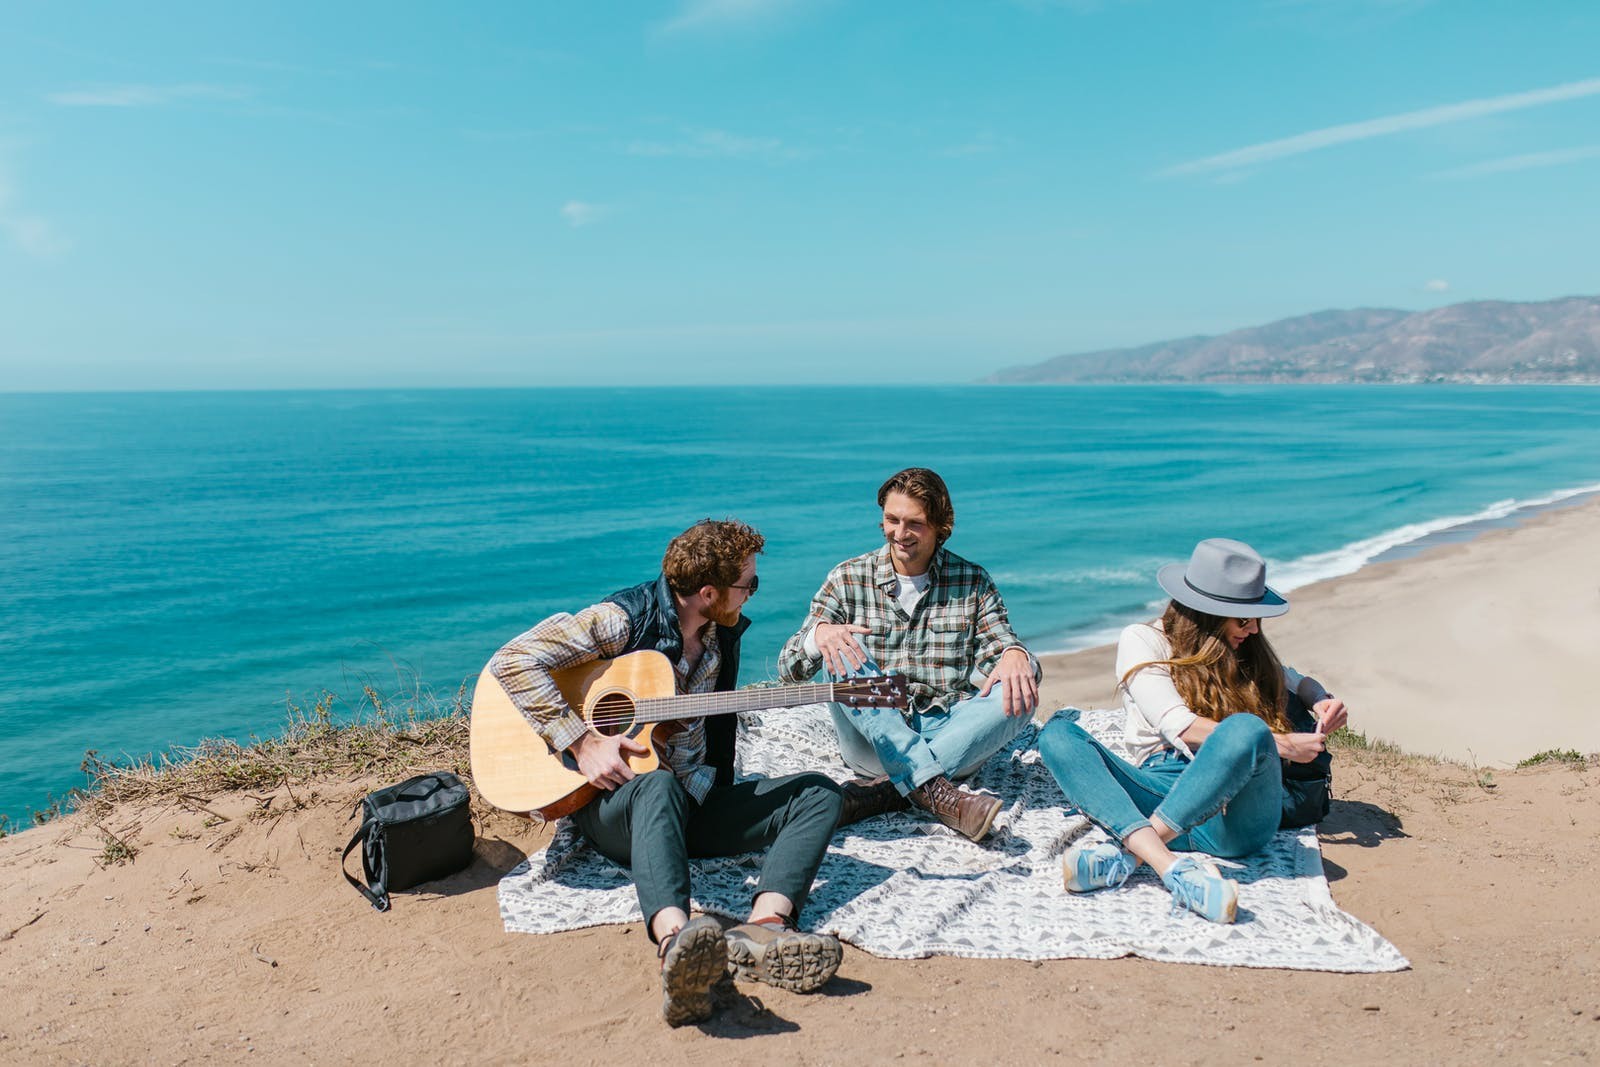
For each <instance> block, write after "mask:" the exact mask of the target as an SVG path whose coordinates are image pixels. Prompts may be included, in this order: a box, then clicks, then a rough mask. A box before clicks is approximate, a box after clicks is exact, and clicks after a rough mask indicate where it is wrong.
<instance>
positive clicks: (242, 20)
mask: <svg viewBox="0 0 1600 1067" xmlns="http://www.w3.org/2000/svg"><path fill="white" fill-rule="evenodd" d="M1596 190H1600V4H1594V3H1591V2H1576V0H1573V2H1565V0H1541V2H1539V3H1536V4H1508V3H1501V2H1471V0H1458V2H1444V0H1438V2H1433V3H1429V2H1425V0H1340V2H1334V0H1254V2H1237V3H1229V2H1215V3H1213V2H1207V3H1199V2H1194V0H1144V2H1126V3H1119V2H1114V0H1104V2H1094V0H1077V2H1048V0H1032V2H1023V0H1018V2H1013V3H1005V2H994V3H982V2H978V0H964V2H937V0H921V2H895V0H873V2H867V0H861V2H856V3H849V2H844V0H832V2H824V0H812V2H808V0H659V2H639V3H631V4H629V3H615V4H612V3H551V2H546V3H503V4H491V3H474V4H456V5H445V4H410V3H394V2H387V3H381V4H379V3H368V4H320V3H319V4H309V3H291V2H285V3H273V4H250V5H246V4H232V3H225V4H219V3H215V2H206V3H193V4H185V3H159V4H138V5H136V4H129V3H123V4H103V5H97V4H65V3H61V4H58V3H44V2H39V3H34V2H13V3H10V4H7V5H5V6H4V7H0V390H77V389H181V388H262V387H266V388H297V387H319V388H320V387H369V386H377V387H386V386H406V387H410V386H495V385H567V384H612V383H638V384H656V383H670V382H683V383H694V384H699V383H718V382H737V383H775V382H804V383H820V382H851V381H860V382H873V383H884V382H944V381H962V380H969V379H972V378H975V377H977V376H980V375H982V374H985V373H988V372H989V371H991V370H994V369H996V368H998V367H1001V366H1007V365H1011V364H1015V363H1026V362H1034V361H1037V360H1041V359H1045V358H1048V357H1050V356H1053V355H1057V354H1060V353H1063V352H1072V351H1083V350H1089V349H1096V348H1103V347H1112V346H1122V345H1133V344H1140V343H1144V342H1148V341H1155V340H1163V339H1167V338H1171V337H1178V336H1185V335H1189V334H1195V333H1217V332H1222V331H1225V330H1228V329H1232V328H1235V327H1239V326H1246V325H1253V324H1257V323H1261V322H1266V321H1270V320H1273V319H1277V318H1283V317H1286V316H1290V315H1295V314H1301V313H1304V312H1310V311H1315V310H1320V309H1323V308H1328V307H1356V306H1385V307H1403V308H1423V307H1431V306H1437V305H1440V304H1445V303H1454V302H1457V301H1460V300H1473V299H1510V300H1543V299H1550V298H1554V297H1559V296H1564V295H1572V294H1578V293H1583V294H1594V293H1597V292H1600V254H1597V253H1596V249H1600V211H1597V210H1596V202H1597V200H1600V197H1597V196H1596Z"/></svg>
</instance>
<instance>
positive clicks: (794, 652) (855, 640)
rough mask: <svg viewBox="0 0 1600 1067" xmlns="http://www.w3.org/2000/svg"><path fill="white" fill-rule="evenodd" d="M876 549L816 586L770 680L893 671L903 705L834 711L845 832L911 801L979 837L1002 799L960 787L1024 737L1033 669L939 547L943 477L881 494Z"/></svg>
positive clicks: (919, 473) (924, 474)
mask: <svg viewBox="0 0 1600 1067" xmlns="http://www.w3.org/2000/svg"><path fill="white" fill-rule="evenodd" d="M878 504H879V506H881V507H882V508H883V536H884V541H885V542H886V543H885V544H884V546H883V547H882V548H879V549H877V550H876V551H873V552H869V553H867V554H866V555H864V556H857V557H856V558H854V559H849V560H845V561H844V562H843V563H841V564H839V565H838V566H837V567H835V568H834V569H833V570H832V571H830V572H829V574H828V577H827V579H826V580H825V581H824V582H823V583H822V588H821V589H819V590H818V591H817V595H816V596H815V597H813V598H812V600H811V610H810V612H809V613H808V614H807V616H806V621H805V624H804V625H803V626H802V627H801V628H800V632H799V633H797V634H795V635H794V636H793V637H791V638H790V639H789V640H788V642H786V643H785V644H784V646H783V653H782V656H781V657H780V659H779V666H778V673H779V674H780V676H781V677H782V678H783V680H784V681H788V682H801V681H805V680H806V679H808V678H811V677H812V676H813V675H815V674H816V673H817V671H818V670H819V669H822V668H826V669H827V671H828V673H829V674H830V675H832V676H833V677H835V678H844V677H848V676H852V675H862V674H880V673H899V674H904V675H906V676H907V678H908V679H909V682H910V685H909V689H910V696H911V701H910V707H909V708H908V709H907V711H906V712H905V713H904V714H902V713H901V712H899V711H896V710H895V709H893V708H854V707H846V706H845V705H843V704H832V705H830V708H831V710H832V712H833V722H834V728H835V729H836V730H837V731H838V734H839V748H840V751H841V754H842V755H843V756H844V760H845V762H846V763H847V764H849V765H850V767H851V768H852V769H854V770H855V771H856V772H857V773H858V774H861V775H863V776H865V777H864V778H863V780H861V781H857V782H851V783H846V785H845V810H844V813H843V815H842V816H841V818H840V825H845V824H846V823H850V822H854V821H856V820H857V819H863V818H866V817H868V816H870V815H876V814H879V813H881V812H884V811H892V810H897V809H900V808H904V807H907V806H909V805H913V804H914V805H916V806H917V807H919V808H921V809H923V810H924V811H928V812H931V813H932V814H933V815H934V816H936V817H937V818H938V819H939V820H940V821H941V822H943V823H944V824H945V825H947V826H950V827H952V828H953V829H955V830H957V831H959V832H961V833H962V834H965V835H966V836H967V837H969V838H971V839H972V840H974V841H977V840H980V839H982V838H983V837H984V836H985V835H986V834H987V833H988V832H989V828H990V826H991V825H992V824H993V823H994V819H995V816H996V815H998V814H999V813H1000V807H1001V803H1000V798H999V797H997V796H994V795H993V794H990V793H983V792H978V791H976V790H972V789H969V788H968V787H966V786H964V785H957V784H956V783H955V782H954V781H953V780H952V779H958V778H965V777H967V776H968V775H971V774H973V773H974V772H976V771H977V769H978V768H979V767H980V766H982V764H983V762H984V761H985V760H987V759H988V758H989V757H990V756H992V755H994V754H995V753H996V752H998V751H1000V749H1001V748H1003V747H1005V745H1006V744H1007V743H1009V742H1010V741H1011V740H1012V738H1014V737H1016V736H1017V734H1019V733H1021V732H1022V730H1023V728H1024V727H1026V726H1027V725H1028V722H1029V721H1030V720H1031V718H1032V716H1033V710H1034V708H1035V707H1036V706H1037V705H1038V703H1039V678H1040V670H1039V663H1038V661H1037V660H1035V659H1034V658H1033V656H1032V655H1031V654H1030V653H1029V652H1028V650H1027V649H1026V648H1024V647H1023V646H1022V642H1020V641H1018V640H1017V635H1016V634H1015V633H1014V632H1013V631H1012V629H1011V624H1010V622H1009V621H1008V620H1007V618H1006V607H1005V602H1004V601H1002V600H1001V599H1000V591H999V590H998V589H996V588H995V586H994V582H993V581H992V580H990V578H989V574H988V572H987V571H985V570H984V569H983V568H982V567H980V566H978V565H977V564H975V563H970V562H968V561H967V560H964V559H962V558H961V557H960V556H958V555H956V554H955V553H953V552H951V551H949V550H948V549H946V548H945V547H944V543H945V541H946V540H948V539H949V537H950V533H951V531H952V529H954V527H955V508H954V505H952V504H951V502H950V491H949V490H948V489H947V488H946V487H945V484H944V480H943V479H942V478H940V477H939V476H938V475H937V474H935V473H934V472H933V471H931V470H928V469H927V468H925V467H911V468H908V469H906V470H903V471H901V472H899V473H898V474H896V475H894V476H893V477H891V478H890V479H889V480H888V481H886V482H884V483H883V485H882V486H881V487H880V488H879V490H878Z"/></svg>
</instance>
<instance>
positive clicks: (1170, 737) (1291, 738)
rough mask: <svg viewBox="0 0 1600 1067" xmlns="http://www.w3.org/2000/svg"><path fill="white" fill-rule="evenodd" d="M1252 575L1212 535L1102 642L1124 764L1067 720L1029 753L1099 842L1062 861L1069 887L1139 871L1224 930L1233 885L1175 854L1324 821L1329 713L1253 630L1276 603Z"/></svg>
mask: <svg viewBox="0 0 1600 1067" xmlns="http://www.w3.org/2000/svg"><path fill="white" fill-rule="evenodd" d="M1266 574H1267V568H1266V563H1265V562H1264V561H1263V560H1262V559H1261V557H1260V556H1259V555H1258V554H1257V553H1256V551H1255V550H1254V549H1252V548H1251V547H1250V546H1249V545H1246V544H1243V543H1241V542H1239V541H1229V540H1225V539H1222V538H1213V539H1211V540H1207V541H1201V542H1200V543H1199V544H1198V545H1196V546H1195V549H1194V554H1193V555H1192V556H1191V557H1190V558H1189V562H1188V563H1187V564H1183V563H1172V564H1168V565H1167V566H1165V567H1162V568H1161V571H1160V573H1159V574H1158V575H1157V576H1156V579H1157V581H1159V582H1160V583H1161V587H1162V588H1163V589H1165V590H1166V591H1167V593H1168V594H1169V595H1170V596H1171V597H1172V600H1171V601H1170V602H1169V603H1168V604H1167V607H1166V610H1165V611H1164V612H1163V613H1162V615H1161V618H1160V619H1158V620H1156V621H1155V622H1152V623H1148V624H1144V623H1140V624H1136V625H1133V626H1129V627H1128V628H1127V629H1125V630H1123V631H1122V638H1121V640H1120V641H1119V642H1118V645H1117V677H1118V679H1119V680H1118V684H1117V689H1118V692H1119V693H1120V694H1121V696H1122V704H1123V708H1124V709H1125V710H1126V712H1127V724H1126V728H1125V731H1126V732H1125V741H1126V743H1127V747H1128V748H1130V749H1131V750H1132V753H1133V757H1134V761H1133V763H1129V762H1128V761H1126V760H1124V759H1122V758H1121V757H1119V756H1117V755H1116V754H1115V753H1113V752H1111V751H1110V750H1109V749H1107V748H1106V747H1105V746H1104V745H1102V744H1100V743H1099V742H1098V741H1096V740H1095V739H1094V738H1093V737H1091V736H1090V735H1089V733H1088V732H1087V731H1086V730H1084V729H1083V728H1082V727H1081V726H1079V725H1078V724H1077V722H1076V721H1074V720H1075V719H1076V718H1077V716H1076V715H1075V714H1063V715H1057V716H1056V717H1055V718H1054V719H1052V720H1050V722H1049V723H1048V724H1046V726H1045V727H1044V729H1043V730H1042V731H1041V732H1040V734H1039V755H1040V756H1041V757H1042V758H1043V760H1044V763H1045V766H1047V767H1049V768H1050V773H1052V774H1054V775H1055V777H1056V781H1057V782H1059V783H1060V785H1061V789H1062V791H1063V792H1065V793H1066V795H1067V799H1068V800H1069V801H1071V802H1072V804H1073V805H1074V806H1075V807H1077V808H1078V809H1079V810H1080V811H1082V812H1083V813H1084V814H1085V815H1087V816H1088V817H1089V818H1090V819H1092V820H1093V821H1094V822H1096V823H1097V824H1099V825H1100V826H1101V827H1103V828H1104V829H1105V830H1106V831H1107V832H1108V833H1110V834H1111V835H1112V837H1113V838H1114V840H1113V841H1109V842H1107V841H1097V842H1092V843H1088V842H1085V843H1080V844H1078V845H1076V846H1074V847H1073V848H1072V849H1071V850H1070V851H1069V852H1068V853H1067V855H1066V857H1065V860H1064V866H1065V875H1066V885H1067V888H1068V889H1069V890H1071V891H1073V892H1076V893H1086V892H1089V891H1091V890H1095V889H1104V888H1107V887H1110V886H1119V885H1121V884H1122V883H1123V882H1125V881H1127V879H1128V876H1129V875H1131V874H1132V873H1133V871H1134V869H1135V868H1137V867H1138V866H1139V864H1140V863H1141V862H1142V863H1148V864H1150V866H1151V868H1152V869H1154V870H1155V872H1156V874H1157V875H1159V876H1160V878H1161V881H1162V884H1164V885H1165V886H1166V887H1167V888H1168V889H1169V890H1171V892H1172V898H1173V909H1174V910H1175V911H1176V910H1178V909H1179V908H1187V909H1189V910H1190V911H1193V912H1195V913H1196V914H1198V915H1201V916H1203V917H1205V918H1207V919H1210V920H1211V921H1212V922H1220V923H1229V922H1232V921H1233V919H1234V915H1235V912H1236V910H1237V907H1238V896H1239V894H1238V887H1237V886H1236V885H1235V884H1234V883H1233V882H1232V881H1230V880H1228V879H1226V878H1224V877H1223V876H1222V874H1221V872H1219V871H1218V870H1217V867H1216V865H1215V864H1213V863H1211V862H1210V861H1208V860H1205V859H1203V858H1201V857H1198V856H1194V855H1187V854H1185V855H1177V854H1176V853H1180V852H1181V853H1188V852H1190V851H1191V850H1192V851H1194V852H1201V853H1209V854H1210V855H1213V856H1229V857H1232V856H1244V855H1248V854H1249V853H1251V852H1254V851H1256V850H1257V849H1259V848H1261V847H1262V846H1264V845H1265V844H1266V843H1267V841H1268V840H1269V839H1270V838H1271V837H1272V835H1273V833H1275V832H1276V831H1277V830H1278V828H1279V826H1280V824H1281V825H1285V826H1290V825H1305V824H1307V823H1310V822H1315V821H1316V820H1317V819H1318V818H1320V817H1321V816H1322V815H1323V814H1326V810H1327V809H1326V803H1327V799H1326V798H1327V775H1326V765H1327V760H1328V757H1327V755H1326V748H1327V736H1328V735H1329V734H1331V733H1332V732H1333V731H1335V730H1337V729H1338V728H1339V727H1341V726H1343V725H1344V723H1345V717H1346V716H1345V708H1344V702H1343V701H1341V700H1339V699H1338V698H1336V697H1334V696H1333V695H1332V694H1330V693H1329V692H1328V691H1327V690H1326V689H1324V688H1323V687H1322V685H1321V683H1319V682H1317V681H1316V679H1314V678H1307V677H1305V676H1304V675H1301V674H1299V673H1298V672H1296V671H1294V670H1292V669H1290V668H1287V667H1285V666H1283V664H1282V663H1280V662H1279V660H1278V657H1277V654H1276V653H1275V652H1273V650H1272V646H1271V645H1270V644H1269V643H1268V642H1267V638H1266V635H1264V634H1263V633H1262V632H1261V620H1262V619H1265V618H1270V617H1272V616H1275V615H1282V614H1283V613H1284V612H1286V611H1288V610H1289V604H1288V601H1286V600H1284V598H1283V597H1282V596H1280V595H1278V593H1276V592H1275V591H1273V590H1272V589H1270V588H1268V587H1267V583H1266ZM1318 779H1320V793H1319V791H1318V789H1317V781H1318Z"/></svg>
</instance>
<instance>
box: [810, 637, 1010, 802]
mask: <svg viewBox="0 0 1600 1067" xmlns="http://www.w3.org/2000/svg"><path fill="white" fill-rule="evenodd" d="M882 673H883V671H882V670H881V669H880V668H879V666H878V664H877V662H876V661H875V660H873V659H872V658H871V657H870V656H869V657H867V661H866V662H865V663H863V664H862V665H861V667H860V668H859V669H858V670H856V671H855V672H854V673H853V674H851V675H849V677H853V678H865V677H868V676H870V675H874V674H882ZM834 680H835V681H842V680H843V679H842V678H840V677H838V676H835V677H834ZM828 710H829V711H830V712H832V713H833V728H834V731H835V732H836V733H838V735H839V754H840V755H842V756H843V757H844V761H845V763H846V764H847V765H849V767H850V769H851V770H853V771H855V772H856V773H857V774H861V775H866V776H867V777H870V778H876V777H877V776H878V775H880V774H887V775H888V776H889V780H890V781H891V782H893V783H894V787H895V789H897V790H899V791H900V793H901V795H902V796H903V795H905V794H906V793H909V792H911V791H912V790H913V789H915V788H916V787H917V786H919V785H921V784H922V783H924V782H927V781H929V780H931V779H934V778H937V777H939V776H940V775H944V776H945V777H948V778H965V777H967V776H968V775H971V774H975V773H977V770H978V768H979V767H981V766H983V764H984V763H985V762H986V761H987V760H988V759H989V757H990V756H992V755H994V754H995V753H996V752H999V751H1000V750H1001V749H1002V748H1004V747H1006V745H1008V744H1010V743H1011V741H1012V739H1013V738H1015V737H1016V736H1017V735H1018V734H1020V733H1021V732H1022V731H1023V730H1025V729H1026V728H1027V726H1028V724H1029V723H1030V722H1032V721H1033V717H1032V716H1030V715H1007V714H1006V709H1005V698H1004V696H1003V694H1002V692H1001V687H1000V686H996V687H995V688H993V689H991V690H990V691H989V695H988V696H983V697H980V696H974V697H968V698H967V699H966V700H960V701H957V702H956V705H955V707H953V708H950V709H949V710H946V709H944V708H941V707H933V708H929V709H928V710H927V711H923V712H912V713H911V716H910V718H909V720H908V719H907V718H906V717H905V716H903V715H902V714H901V713H900V712H899V711H898V710H897V709H895V708H854V707H850V706H848V705H845V704H829V705H828Z"/></svg>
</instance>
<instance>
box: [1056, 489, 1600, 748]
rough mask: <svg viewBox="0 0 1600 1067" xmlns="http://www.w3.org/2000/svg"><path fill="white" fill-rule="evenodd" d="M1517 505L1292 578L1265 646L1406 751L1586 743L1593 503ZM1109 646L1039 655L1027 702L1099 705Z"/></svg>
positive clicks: (1597, 512) (1597, 743)
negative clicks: (1346, 567) (1357, 562)
mask: <svg viewBox="0 0 1600 1067" xmlns="http://www.w3.org/2000/svg"><path fill="white" fill-rule="evenodd" d="M1525 507H1526V508H1527V509H1528V512H1527V514H1526V515H1525V516H1524V515H1521V514H1520V512H1521V511H1522V510H1523V509H1521V508H1519V509H1515V510H1513V511H1511V512H1508V513H1507V514H1506V515H1502V516H1499V517H1497V518H1495V519H1492V520H1491V519H1481V518H1480V519H1478V520H1476V523H1477V525H1476V526H1474V527H1468V526H1464V525H1461V524H1454V525H1451V526H1440V527H1438V528H1437V529H1436V530H1434V531H1433V532H1432V533H1431V534H1430V536H1432V537H1433V538H1434V540H1432V541H1431V542H1419V543H1416V544H1414V545H1407V546H1405V547H1404V548H1401V547H1400V546H1396V548H1395V549H1391V550H1389V552H1391V553H1392V554H1385V555H1382V556H1379V557H1378V558H1376V559H1374V561H1373V562H1370V563H1367V564H1366V565H1365V566H1362V567H1361V568H1360V569H1358V570H1356V571H1354V572H1353V573H1350V574H1345V575H1341V576H1339V577H1334V578H1326V579H1323V580H1320V581H1314V582H1311V583H1309V584H1306V585H1303V586H1300V587H1298V588H1295V587H1293V586H1291V589H1292V590H1293V591H1292V593H1291V594H1290V596H1289V599H1290V603H1291V605H1292V610H1291V611H1290V612H1289V613H1288V614H1287V615H1285V616H1283V617H1282V618H1280V619H1274V620H1272V622H1271V624H1270V631H1269V632H1270V633H1271V636H1272V640H1273V644H1274V646H1275V647H1276V648H1277V650H1278V652H1279V653H1280V655H1281V656H1282V658H1283V660H1284V662H1285V663H1288V664H1291V665H1293V666H1294V667H1296V668H1297V669H1299V670H1301V671H1303V672H1305V673H1307V674H1312V675H1314V676H1316V677H1317V678H1318V679H1320V680H1321V681H1322V682H1323V683H1324V684H1325V685H1327V686H1328V688H1329V689H1331V690H1333V691H1334V692H1336V693H1338V694H1339V695H1340V696H1341V697H1343V698H1344V699H1345V700H1346V702H1347V703H1348V704H1349V705H1350V708H1351V716H1350V724H1351V728H1352V729H1353V730H1356V731H1359V732H1361V733H1363V734H1365V735H1366V737H1367V738H1368V739H1369V740H1375V741H1376V740H1381V741H1387V742H1391V743H1393V744H1395V745H1398V746H1399V747H1400V748H1401V749H1402V750H1403V751H1405V752H1408V753H1413V754H1416V755H1423V756H1441V757H1444V758H1446V759H1450V760H1455V761H1459V762H1463V763H1468V764H1478V765H1483V766H1507V765H1511V764H1515V763H1516V762H1518V761H1519V760H1523V759H1527V758H1529V757H1531V756H1533V755H1535V754H1537V753H1539V752H1543V751H1547V750H1551V749H1560V750H1576V751H1578V752H1580V753H1585V754H1587V753H1593V752H1600V716H1595V715H1594V714H1593V713H1592V712H1593V696H1592V692H1593V688H1592V684H1591V683H1590V681H1589V679H1588V676H1587V675H1588V670H1587V667H1586V664H1588V663H1589V662H1590V661H1591V660H1592V657H1593V655H1594V647H1595V644H1596V642H1597V641H1600V553H1596V552H1595V550H1594V546H1595V545H1597V544H1600V497H1597V496H1595V494H1594V493H1593V491H1592V490H1589V491H1584V492H1583V494H1582V495H1579V494H1578V493H1574V494H1570V495H1569V496H1567V497H1561V498H1558V499H1552V500H1549V501H1545V502H1543V503H1540V502H1530V503H1529V504H1528V505H1526V506H1525ZM1513 516H1515V517H1516V518H1517V519H1518V520H1519V521H1516V522H1515V524H1514V525H1506V524H1505V520H1507V519H1508V518H1511V517H1513ZM1469 529H1470V534H1471V535H1470V536H1469V537H1468V538H1467V539H1465V540H1463V539H1460V537H1459V533H1460V532H1461V531H1463V530H1469ZM1268 581H1269V582H1271V581H1272V575H1271V574H1270V573H1269V575H1268ZM1152 584H1153V578H1152ZM1274 584H1275V583H1274ZM1115 653H1116V650H1115V646H1114V645H1110V644H1103V645H1098V646H1096V647H1093V648H1089V649H1084V650H1081V651H1075V652H1066V653H1054V654H1046V655H1043V656H1041V657H1040V660H1041V662H1042V663H1043V665H1044V670H1045V680H1044V685H1043V687H1042V692H1041V707H1042V708H1044V709H1049V710H1053V709H1054V708H1058V707H1069V706H1072V707H1107V706H1113V705H1114V704H1115V703H1116V698H1115V694H1114V680H1113V679H1112V671H1113V666H1114V662H1115Z"/></svg>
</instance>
